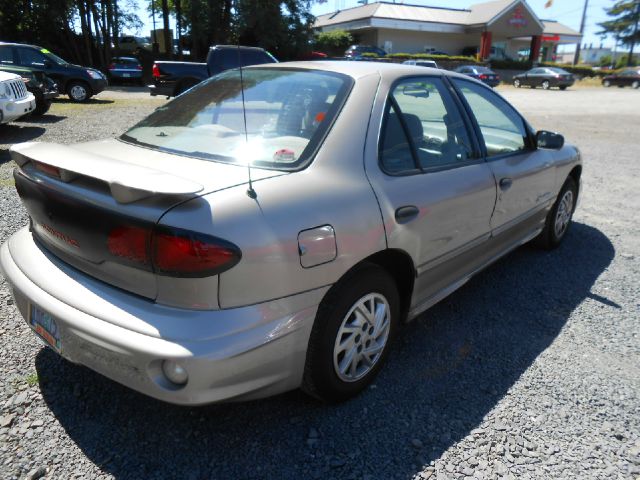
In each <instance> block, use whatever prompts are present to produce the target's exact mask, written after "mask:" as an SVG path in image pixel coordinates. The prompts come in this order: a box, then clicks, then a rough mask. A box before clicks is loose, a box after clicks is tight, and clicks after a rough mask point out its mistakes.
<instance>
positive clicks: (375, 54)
mask: <svg viewBox="0 0 640 480" xmlns="http://www.w3.org/2000/svg"><path fill="white" fill-rule="evenodd" d="M361 57H365V58H378V54H377V53H373V52H364V53H363V54H362V55H361Z"/></svg>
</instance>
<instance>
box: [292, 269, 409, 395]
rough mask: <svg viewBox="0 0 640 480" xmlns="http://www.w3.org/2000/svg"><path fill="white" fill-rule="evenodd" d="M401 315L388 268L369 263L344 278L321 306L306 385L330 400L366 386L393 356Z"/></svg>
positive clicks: (305, 372) (304, 388) (305, 379)
mask: <svg viewBox="0 0 640 480" xmlns="http://www.w3.org/2000/svg"><path fill="white" fill-rule="evenodd" d="M399 315H400V299H399V295H398V290H397V287H396V284H395V282H394V281H393V279H392V278H391V277H390V276H389V274H388V273H387V272H386V271H385V270H383V269H381V268H380V267H378V266H375V265H365V266H363V267H361V268H358V269H357V270H356V271H355V272H353V273H351V274H348V275H347V276H345V277H344V278H343V279H341V280H340V281H339V282H338V283H337V284H336V285H334V286H333V287H332V288H331V290H329V292H328V293H327V295H326V296H325V298H324V299H323V300H322V303H321V304H320V307H319V308H318V313H317V315H316V320H315V322H314V325H313V329H312V331H311V337H310V339H309V347H308V350H307V359H306V363H305V369H304V378H303V383H302V389H303V390H304V391H305V392H306V393H308V394H309V395H312V396H314V397H316V398H318V399H320V400H324V401H327V402H340V401H344V400H347V399H349V398H351V397H354V396H355V395H357V394H358V393H360V392H361V391H362V390H364V389H365V388H366V387H367V386H369V385H370V384H371V382H372V381H373V380H374V378H375V377H376V375H377V374H378V372H379V371H380V369H381V368H382V365H383V364H384V362H385V360H386V358H387V356H388V354H389V348H390V347H389V345H390V344H391V342H392V340H393V338H394V336H395V331H396V328H397V324H398V318H399Z"/></svg>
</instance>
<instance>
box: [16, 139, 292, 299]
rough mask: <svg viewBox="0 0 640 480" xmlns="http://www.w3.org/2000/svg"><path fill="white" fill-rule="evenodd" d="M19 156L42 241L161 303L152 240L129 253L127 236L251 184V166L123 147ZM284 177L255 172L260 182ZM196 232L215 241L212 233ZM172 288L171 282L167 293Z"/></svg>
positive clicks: (131, 244) (53, 149) (137, 240)
mask: <svg viewBox="0 0 640 480" xmlns="http://www.w3.org/2000/svg"><path fill="white" fill-rule="evenodd" d="M11 154H12V158H13V159H14V160H15V161H16V163H17V164H18V168H17V169H16V170H15V171H14V177H15V184H16V189H17V191H18V193H19V195H20V197H21V199H22V202H23V203H24V205H25V207H26V208H27V211H28V213H29V216H30V219H31V230H32V232H33V235H34V238H35V239H36V241H37V242H38V243H40V244H41V245H42V246H44V247H45V248H46V249H47V250H49V251H50V252H51V253H53V254H54V255H56V256H57V257H59V258H60V259H62V260H63V261H64V262H66V263H68V264H70V265H71V266H73V267H75V268H76V269H78V270H80V271H82V272H85V273H87V274H89V275H91V276H93V277H95V278H97V279H100V280H102V281H104V282H106V283H109V284H111V285H114V286H116V287H119V288H122V289H124V290H127V291H130V292H133V293H135V294H138V295H141V296H144V297H146V298H149V299H153V300H155V299H156V297H157V295H158V282H157V274H156V272H154V269H153V266H152V265H151V263H150V262H148V261H146V262H145V261H144V260H141V257H140V255H141V252H142V251H143V250H144V249H148V248H149V245H148V243H149V239H146V237H143V236H141V237H135V236H133V237H131V236H129V237H127V239H126V240H127V241H126V243H125V244H124V250H123V245H122V242H120V243H119V244H118V243H117V242H118V238H117V232H118V231H119V229H120V230H121V229H122V228H123V227H124V228H126V229H128V231H129V232H131V231H133V232H134V233H135V232H136V231H138V229H139V230H140V231H144V232H150V231H151V230H153V228H154V227H155V226H156V225H157V224H158V221H159V220H160V218H161V217H162V216H163V215H164V214H165V213H166V212H168V211H169V210H170V209H172V208H173V207H175V206H176V205H179V204H182V203H184V202H186V201H188V200H189V199H195V198H198V197H200V196H202V195H205V194H207V193H210V192H214V191H217V190H221V189H225V188H229V187H232V186H236V185H241V184H244V183H247V181H248V175H247V169H246V167H243V166H238V165H233V164H224V163H215V162H209V161H204V160H198V159H192V158H187V157H181V156H178V155H172V154H167V153H162V152H155V151H153V150H149V149H146V148H142V147H137V146H133V145H129V144H126V143H123V142H120V141H117V140H107V141H100V142H91V143H86V144H79V145H75V146H73V147H68V146H62V145H56V144H46V143H35V142H34V143H25V144H19V145H15V146H14V147H12V149H11ZM123 159H126V160H123ZM282 174H283V172H278V171H269V170H264V169H252V177H253V179H254V180H256V181H259V180H261V179H264V178H268V177H271V176H277V175H282ZM193 205H194V208H201V209H207V210H208V216H209V218H210V217H211V206H210V205H208V204H207V203H206V202H204V201H198V202H193ZM194 229H195V230H196V231H197V232H199V233H205V234H215V232H210V231H209V230H210V225H203V224H199V225H195V226H194ZM114 234H115V235H116V237H115V242H116V243H114ZM129 235H130V233H129ZM114 245H117V246H116V247H114ZM114 251H115V252H117V255H114ZM166 280H167V278H166V276H165V278H164V279H163V285H164V287H163V288H166Z"/></svg>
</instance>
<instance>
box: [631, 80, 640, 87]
mask: <svg viewBox="0 0 640 480" xmlns="http://www.w3.org/2000/svg"><path fill="white" fill-rule="evenodd" d="M638 87H640V82H639V81H638V80H634V81H633V83H632V84H631V88H636V89H637V88H638Z"/></svg>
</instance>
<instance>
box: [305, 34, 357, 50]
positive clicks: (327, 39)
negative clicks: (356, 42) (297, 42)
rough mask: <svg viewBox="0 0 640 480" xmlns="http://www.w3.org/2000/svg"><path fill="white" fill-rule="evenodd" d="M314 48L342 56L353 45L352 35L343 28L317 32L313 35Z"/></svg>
mask: <svg viewBox="0 0 640 480" xmlns="http://www.w3.org/2000/svg"><path fill="white" fill-rule="evenodd" d="M314 40H315V48H317V49H318V50H320V51H323V52H325V53H327V54H329V55H334V56H342V55H344V51H345V50H346V49H347V48H349V47H350V46H351V45H353V37H352V36H351V34H350V33H349V32H346V31H344V30H333V31H331V32H322V33H318V34H316V36H315V39H314Z"/></svg>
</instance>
